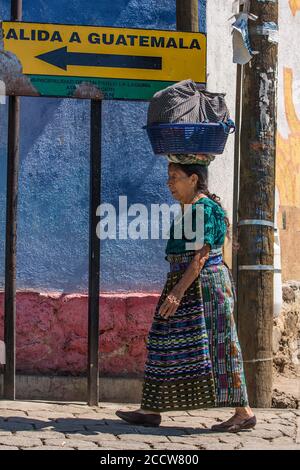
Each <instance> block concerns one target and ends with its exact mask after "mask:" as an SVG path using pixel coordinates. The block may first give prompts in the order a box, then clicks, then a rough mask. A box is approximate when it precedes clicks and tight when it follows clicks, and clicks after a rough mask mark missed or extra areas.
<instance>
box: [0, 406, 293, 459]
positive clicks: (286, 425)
mask: <svg viewBox="0 0 300 470" xmlns="http://www.w3.org/2000/svg"><path fill="white" fill-rule="evenodd" d="M138 407H139V406H138V405H131V404H130V405H123V404H116V403H100V406H99V407H88V406H87V405H85V404H82V403H53V402H37V401H29V402H25V401H15V402H13V401H4V400H0V450H9V449H11V450H18V449H22V450H28V449H30V450H41V449H43V450H47V449H51V450H56V449H60V450H75V449H79V450H84V449H88V450H113V449H118V450H151V449H154V450H155V449H159V450H174V451H176V450H243V449H245V450H246V449H251V450H258V449H270V450H277V449H287V450H300V410H294V409H289V410H287V409H256V410H255V414H256V416H257V418H258V424H257V425H256V428H255V429H254V430H249V431H248V430H247V431H242V432H239V433H238V434H231V433H220V432H212V431H210V429H209V428H210V426H211V425H212V424H214V423H216V422H219V421H223V420H225V419H228V418H229V417H230V415H231V413H232V412H233V409H232V408H218V409H208V410H195V411H188V412H184V411H177V412H170V413H163V414H162V417H163V420H162V424H161V426H160V427H159V428H149V427H141V426H131V425H128V424H126V423H125V422H123V421H122V420H120V419H119V418H118V417H117V416H115V414H114V413H115V410H117V409H119V408H120V409H123V410H125V409H126V410H134V409H137V408H138Z"/></svg>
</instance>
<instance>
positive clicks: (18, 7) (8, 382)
mask: <svg viewBox="0 0 300 470" xmlns="http://www.w3.org/2000/svg"><path fill="white" fill-rule="evenodd" d="M11 19H12V20H13V21H21V19H22V0H13V1H12V3H11ZM19 139H20V98H19V97H18V96H10V98H9V109H8V151H7V189H6V193H7V196H6V241H5V293H4V342H5V350H6V361H5V362H6V364H5V369H4V398H7V399H9V400H14V399H15V394H16V383H15V382H16V251H17V210H18V207H17V202H18V176H19Z"/></svg>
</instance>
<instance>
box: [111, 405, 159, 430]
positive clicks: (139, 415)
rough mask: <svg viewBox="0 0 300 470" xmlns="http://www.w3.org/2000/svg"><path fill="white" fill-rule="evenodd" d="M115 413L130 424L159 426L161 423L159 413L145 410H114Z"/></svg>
mask: <svg viewBox="0 0 300 470" xmlns="http://www.w3.org/2000/svg"><path fill="white" fill-rule="evenodd" d="M116 415H117V416H118V417H119V418H121V419H123V420H124V421H126V422H127V423H130V424H135V425H141V426H153V427H155V426H159V425H160V423H161V416H160V413H157V412H151V411H149V412H148V411H147V410H141V409H139V410H137V411H121V410H118V411H116Z"/></svg>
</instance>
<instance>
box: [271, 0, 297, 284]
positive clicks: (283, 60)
mask: <svg viewBox="0 0 300 470" xmlns="http://www.w3.org/2000/svg"><path fill="white" fill-rule="evenodd" d="M279 5H280V17H279V27H280V29H279V31H280V35H279V38H280V39H279V69H278V72H279V87H278V134H277V135H278V140H277V155H276V157H277V162H276V186H277V188H278V192H279V198H280V208H279V214H278V224H279V228H280V241H281V261H282V277H283V279H284V280H288V279H298V280H299V279H300V263H299V258H300V69H299V61H300V50H299V48H298V47H297V41H298V35H299V30H300V1H299V0H290V1H288V2H279Z"/></svg>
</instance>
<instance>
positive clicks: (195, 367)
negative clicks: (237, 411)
mask: <svg viewBox="0 0 300 470" xmlns="http://www.w3.org/2000/svg"><path fill="white" fill-rule="evenodd" d="M192 257H193V256H192V255H190V254H182V255H181V254H180V255H168V256H167V258H166V259H167V260H168V261H169V262H170V272H169V273H167V279H166V282H165V285H164V287H163V291H162V294H161V296H160V298H159V301H158V303H157V306H156V309H155V313H154V318H153V322H152V326H151V329H150V331H149V334H148V338H147V353H148V354H147V360H146V363H145V370H144V381H143V394H142V401H141V408H142V409H145V410H149V411H157V412H163V411H171V410H193V409H197V408H211V407H226V406H228V407H244V406H247V405H248V397H247V388H246V384H245V376H244V370H243V359H242V353H241V348H240V344H239V340H238V337H237V332H236V326H235V321H234V317H233V308H234V302H235V300H236V292H235V287H234V283H233V279H232V275H231V272H230V270H229V268H228V267H227V265H225V264H224V262H223V260H222V251H221V250H211V252H210V257H209V259H208V260H207V261H206V263H205V265H204V267H203V269H202V271H201V273H200V275H199V276H198V277H197V278H196V280H195V281H194V282H193V283H192V284H191V285H190V287H189V288H188V289H187V290H186V292H185V294H184V296H183V298H182V300H181V303H180V305H179V307H178V309H177V311H176V313H175V315H174V316H173V317H170V318H168V319H164V318H162V317H160V316H159V314H158V311H159V308H160V306H161V304H162V303H163V301H164V300H165V298H166V296H167V295H168V293H169V292H170V291H171V290H172V288H173V287H174V286H175V285H176V284H177V282H178V281H179V279H180V278H181V276H182V275H183V273H184V270H185V269H186V267H187V266H188V264H189V263H190V261H191V259H192Z"/></svg>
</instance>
